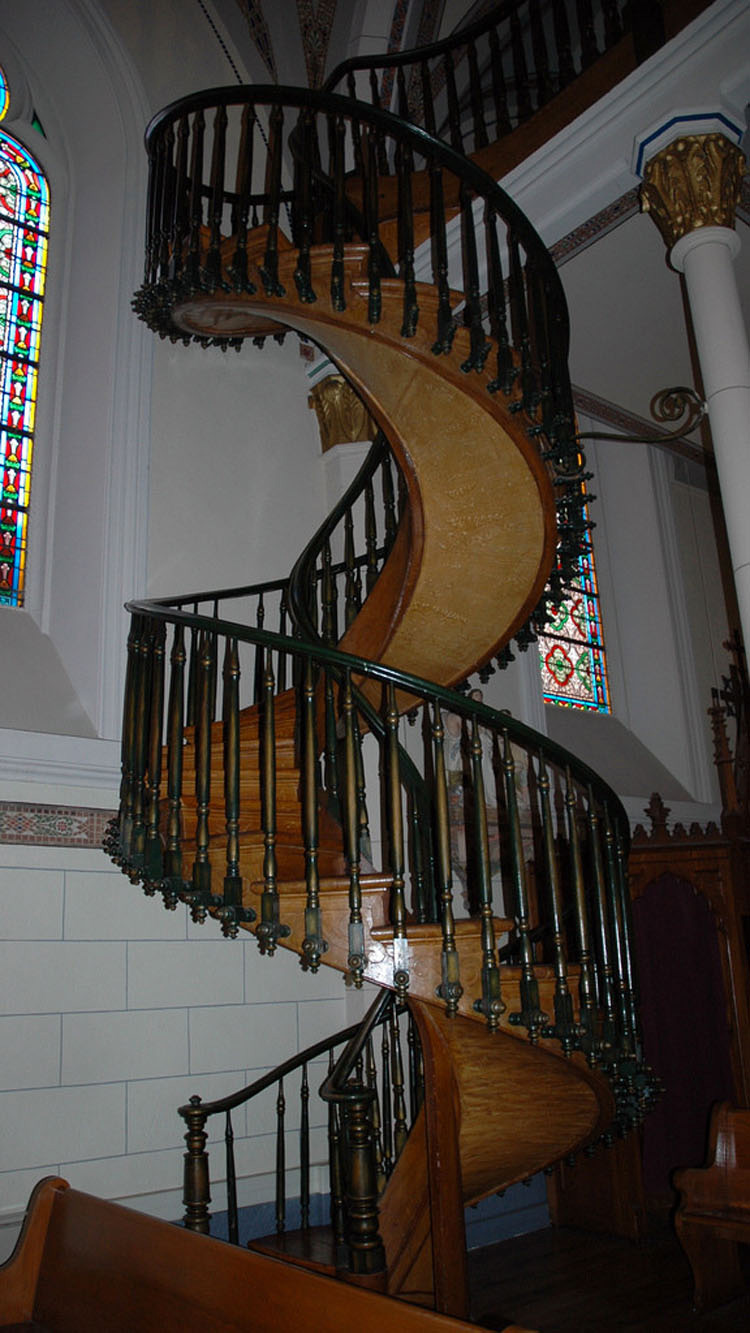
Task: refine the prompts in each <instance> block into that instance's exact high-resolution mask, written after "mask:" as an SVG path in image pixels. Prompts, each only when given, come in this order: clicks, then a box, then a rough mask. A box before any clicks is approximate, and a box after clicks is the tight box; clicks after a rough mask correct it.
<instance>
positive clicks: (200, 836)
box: [190, 631, 213, 921]
mask: <svg viewBox="0 0 750 1333" xmlns="http://www.w3.org/2000/svg"><path fill="white" fill-rule="evenodd" d="M212 668H213V642H212V636H211V635H210V634H208V633H206V632H203V631H202V632H201V637H200V643H199V649H198V667H197V670H198V701H197V708H198V716H197V718H196V723H195V814H196V826H195V860H194V862H193V892H192V894H191V895H190V900H191V904H192V915H193V920H194V921H205V919H206V900H207V899H208V898H209V897H210V894H211V862H210V861H209V859H208V847H209V826H208V820H209V812H210V804H211V698H210V682H211V675H212Z"/></svg>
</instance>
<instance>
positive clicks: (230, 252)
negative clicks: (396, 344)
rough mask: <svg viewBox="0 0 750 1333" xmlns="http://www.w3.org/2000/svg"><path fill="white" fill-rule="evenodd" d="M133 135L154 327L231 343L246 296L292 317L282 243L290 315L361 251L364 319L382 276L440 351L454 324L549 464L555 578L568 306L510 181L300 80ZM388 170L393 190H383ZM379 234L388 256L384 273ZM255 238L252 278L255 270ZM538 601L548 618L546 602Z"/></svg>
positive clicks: (209, 96)
mask: <svg viewBox="0 0 750 1333" xmlns="http://www.w3.org/2000/svg"><path fill="white" fill-rule="evenodd" d="M290 123H291V124H290ZM266 124H267V130H266ZM290 127H291V128H293V129H294V133H295V152H294V155H292V154H291V153H290V151H289V150H288V142H287V137H286V136H287V130H288V129H289V128H290ZM264 136H265V138H266V139H267V140H268V148H266V144H265V142H264ZM146 142H147V147H148V152H149V160H150V179H149V202H148V233H147V248H146V266H145V275H144V283H143V285H142V287H141V288H140V290H139V292H138V293H137V295H136V298H135V301H134V306H135V309H136V311H137V312H138V314H139V315H140V316H141V318H143V319H144V320H145V321H146V322H147V323H148V324H149V326H150V327H151V328H152V329H154V330H155V331H156V332H158V333H160V334H161V335H162V336H168V337H172V338H184V339H185V340H186V341H187V340H189V339H190V338H191V337H196V338H197V339H198V341H202V342H215V343H219V344H221V345H222V346H231V345H233V344H236V343H238V342H239V341H241V337H242V336H244V330H245V329H248V330H249V329H250V325H249V324H248V314H247V312H248V311H250V310H251V309H253V308H254V307H253V300H252V298H253V296H257V298H258V299H257V306H256V307H255V309H256V312H260V313H261V314H262V315H263V316H265V317H268V318H271V319H273V313H274V302H278V303H279V305H280V304H281V302H282V301H284V306H283V309H284V314H283V316H281V318H282V319H283V320H284V322H286V323H289V322H290V321H291V323H292V324H293V323H294V316H293V314H290V309H289V300H288V298H287V299H286V300H285V299H284V298H286V297H287V294H286V293H285V291H284V288H283V285H282V284H281V283H280V281H279V254H280V249H281V250H283V249H287V250H288V249H289V247H290V246H291V248H292V251H293V252H294V256H295V266H294V283H295V288H296V297H295V300H296V301H297V302H298V303H299V308H300V311H301V314H300V319H302V316H303V315H304V311H305V310H306V309H307V308H308V307H311V306H313V305H314V304H315V302H316V300H317V299H318V297H319V296H320V295H321V294H322V290H324V291H325V294H326V300H327V301H330V303H331V305H332V308H333V311H334V312H335V313H336V314H341V315H342V316H343V315H344V313H345V311H346V304H347V282H346V280H345V275H346V272H347V264H348V265H350V266H351V265H352V264H353V263H356V265H357V266H358V268H359V270H360V271H361V280H362V283H364V284H365V286H366V293H367V319H368V322H369V323H370V325H377V324H378V323H379V321H380V319H381V317H382V311H383V299H384V291H385V288H386V285H387V287H388V294H389V298H390V299H391V300H393V299H394V293H398V299H399V300H400V304H401V312H402V319H401V329H400V332H401V336H402V337H404V338H410V337H414V336H415V334H416V332H417V329H418V328H419V329H420V330H421V329H422V328H423V326H426V327H427V328H428V329H429V333H430V344H431V347H432V351H433V353H434V354H435V355H440V354H445V353H447V352H448V351H449V350H450V348H451V346H452V344H453V341H454V337H455V333H456V329H457V328H459V327H460V328H462V329H463V330H465V335H464V336H465V337H466V341H467V355H466V357H465V359H464V361H463V363H462V366H461V369H462V370H463V371H464V372H466V373H467V374H468V373H470V372H471V373H473V374H476V375H478V376H481V381H480V383H481V384H482V385H483V386H484V388H486V390H487V391H489V392H490V393H492V394H497V393H502V394H503V395H504V396H505V398H506V399H507V401H508V407H509V410H510V411H511V412H518V413H520V414H521V420H522V421H524V422H525V425H526V430H527V433H528V435H529V437H530V438H532V439H535V440H537V441H538V447H539V450H540V453H541V456H542V458H543V459H544V462H545V464H546V466H547V468H548V469H549V472H550V474H551V477H552V480H553V483H554V487H555V494H556V497H557V511H558V529H559V535H560V546H559V559H558V567H557V568H556V569H555V570H553V572H552V580H553V585H554V584H555V581H556V580H558V579H559V580H560V581H561V586H562V580H564V579H565V578H569V577H570V576H571V575H572V573H573V570H574V566H575V562H576V560H577V557H578V554H579V552H580V542H581V536H582V533H583V532H584V531H585V529H586V527H587V519H586V515H585V510H584V493H583V484H584V482H585V480H586V474H585V472H584V470H583V459H582V455H581V454H580V451H579V448H578V444H577V441H576V433H575V425H574V417H573V404H572V392H571V387H570V380H569V376H568V369H567V352H568V337H569V334H568V316H567V307H566V303H565V297H564V293H563V289H562V286H561V283H560V279H559V276H558V274H557V270H556V268H555V265H554V263H553V261H552V259H551V257H550V255H549V253H548V251H547V250H546V248H545V246H544V245H543V243H542V241H541V240H540V238H539V236H538V235H537V233H536V232H535V230H534V228H533V227H532V225H531V224H530V222H529V221H528V219H527V218H525V217H524V215H523V214H522V213H521V212H520V210H519V209H518V208H517V206H516V205H515V204H514V203H513V201H512V200H511V199H510V198H509V196H508V195H507V194H505V192H504V191H503V190H502V189H501V188H500V187H499V186H497V185H496V184H495V183H494V181H493V180H492V179H491V177H489V176H487V175H486V174H485V173H484V172H483V171H481V170H480V169H479V168H478V167H477V166H475V165H474V164H473V163H472V162H470V161H469V160H468V159H467V158H465V157H464V156H463V155H462V154H461V153H459V152H457V151H456V150H455V149H453V148H451V147H450V146H449V145H447V144H445V143H442V142H441V141H440V140H438V139H435V138H434V137H432V136H431V135H429V134H428V133H427V132H426V131H425V130H422V129H419V128H416V127H414V126H412V125H409V124H406V123H405V122H404V121H402V120H399V119H398V118H397V117H395V116H392V115H390V113H388V112H385V111H382V110H380V109H378V108H376V107H368V106H367V105H365V104H363V103H353V102H352V101H350V100H349V99H348V98H344V97H338V96H335V95H332V94H324V93H318V92H310V91H307V90H302V89H294V88H276V87H250V86H248V87H241V88H223V89H209V90H207V91H205V92H202V93H199V94H196V95H195V96H193V97H190V98H186V99H184V100H182V101H180V102H178V103H174V104H172V106H170V107H168V108H167V109H166V110H165V111H163V112H161V113H160V114H159V115H158V116H157V117H155V119H154V120H153V121H152V122H151V125H150V126H149V128H148V131H147V135H146ZM392 170H395V178H394V177H393V176H392V174H391V172H392ZM420 172H421V173H422V176H421V179H422V181H423V185H422V186H421V187H420V188H422V189H423V192H424V205H425V207H426V209H427V210H428V214H429V220H430V222H429V231H430V234H431V239H430V241H429V243H427V242H425V243H424V244H422V245H421V247H420V246H419V244H418V241H419V236H418V233H417V231H415V224H414V217H415V213H414V208H413V199H412V190H413V185H414V181H415V180H416V179H417V176H416V175H415V173H417V174H418V173H420ZM285 177H288V178H289V184H288V186H285V185H284V184H283V182H284V179H285ZM386 183H387V189H388V190H390V191H391V204H390V205H388V207H386V204H385V203H383V202H382V201H381V198H380V196H381V193H382V192H383V191H384V190H386ZM261 187H262V188H261ZM388 208H390V212H388ZM285 210H286V211H285ZM386 213H388V215H387V216H386ZM384 251H386V252H387V253H388V254H389V255H391V258H392V260H393V265H392V266H391V268H390V269H389V271H388V272H387V273H385V274H384V272H383V268H384V264H383V253H384ZM251 256H254V258H255V260H256V262H257V272H258V274H259V279H260V285H261V287H262V291H260V290H256V288H257V286H258V283H257V282H254V281H253V280H252V279H251V277H250V267H251V264H250V257H251ZM349 271H350V272H351V268H350V270H349ZM391 273H395V274H396V276H390V274H391ZM425 284H427V286H425ZM483 290H486V293H487V296H486V301H485V300H483V298H482V291H483ZM235 297H236V298H237V300H236V301H235V300H234V298H235ZM207 301H211V302H212V303H213V307H214V308H215V309H217V310H218V311H219V316H220V319H221V320H222V321H223V322H222V325H221V327H222V329H226V332H221V331H215V333H214V335H213V336H208V335H207V334H206V332H205V330H203V331H196V329H195V310H196V305H197V304H198V305H199V304H201V303H203V306H204V307H205V305H206V302H207ZM191 321H193V322H192V323H191ZM234 329H238V330H239V332H238V334H237V336H233V330H234ZM554 591H555V589H554V586H553V595H554ZM535 616H536V619H537V621H538V622H542V621H543V619H544V616H545V606H544V604H542V605H540V606H539V607H538V608H537V611H536V613H535Z"/></svg>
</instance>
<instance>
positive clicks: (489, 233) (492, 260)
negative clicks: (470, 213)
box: [484, 203, 517, 394]
mask: <svg viewBox="0 0 750 1333" xmlns="http://www.w3.org/2000/svg"><path fill="white" fill-rule="evenodd" d="M497 224H498V218H497V216H496V214H495V212H494V210H493V209H492V207H491V205H490V204H489V203H488V204H487V205H486V208H485V214H484V234H485V240H486V244H487V269H488V279H487V282H488V285H487V309H488V314H489V317H490V333H491V334H492V337H493V338H494V339H495V343H496V344H497V374H496V375H495V377H494V379H492V380H491V381H490V383H489V384H488V385H487V388H488V389H489V391H490V393H497V391H498V389H502V391H503V393H506V394H508V393H510V391H511V389H512V387H513V381H514V379H515V377H516V373H517V372H516V370H515V368H514V365H513V353H512V352H511V348H510V339H509V337H508V320H507V315H506V307H505V282H504V280H503V267H502V261H501V259H500V245H499V241H498V235H497Z"/></svg>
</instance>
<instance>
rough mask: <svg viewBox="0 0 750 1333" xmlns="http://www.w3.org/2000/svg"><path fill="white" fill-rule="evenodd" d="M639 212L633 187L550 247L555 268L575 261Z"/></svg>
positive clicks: (638, 196)
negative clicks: (584, 251)
mask: <svg viewBox="0 0 750 1333" xmlns="http://www.w3.org/2000/svg"><path fill="white" fill-rule="evenodd" d="M640 211H641V202H640V193H639V186H637V185H634V186H633V188H632V190H627V191H626V193H625V194H621V195H620V198H619V199H615V200H614V201H613V202H612V203H611V204H607V207H606V208H602V209H600V210H599V212H598V213H594V215H593V217H590V218H587V219H586V221H585V222H582V223H581V224H580V226H578V227H574V228H573V230H572V231H569V232H568V234H567V235H566V236H561V237H560V240H559V241H555V243H554V245H551V246H550V254H551V255H552V258H553V259H554V261H555V263H556V264H557V267H558V268H561V267H562V265H563V264H567V262H568V260H569V259H575V257H576V255H579V254H580V253H581V251H582V250H586V249H587V248H588V247H589V246H590V245H593V244H594V243H595V242H596V241H600V240H601V239H602V236H606V235H607V232H609V231H614V229H615V227H619V226H620V225H621V224H622V223H623V222H627V221H628V219H629V218H632V217H635V215H636V213H640Z"/></svg>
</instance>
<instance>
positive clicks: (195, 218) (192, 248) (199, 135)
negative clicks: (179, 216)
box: [183, 109, 205, 293]
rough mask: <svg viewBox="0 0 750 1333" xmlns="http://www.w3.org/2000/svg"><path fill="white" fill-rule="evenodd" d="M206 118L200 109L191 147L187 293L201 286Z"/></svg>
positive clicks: (184, 278) (184, 274)
mask: <svg viewBox="0 0 750 1333" xmlns="http://www.w3.org/2000/svg"><path fill="white" fill-rule="evenodd" d="M204 134H205V118H204V115H203V111H202V110H201V109H199V110H198V111H196V113H195V115H194V116H193V135H192V143H191V145H190V200H189V203H188V213H189V225H190V240H189V245H188V257H187V261H186V263H185V269H184V272H183V282H184V284H185V290H186V292H188V293H190V292H196V291H198V290H199V289H200V285H201V228H202V226H203V138H204Z"/></svg>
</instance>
